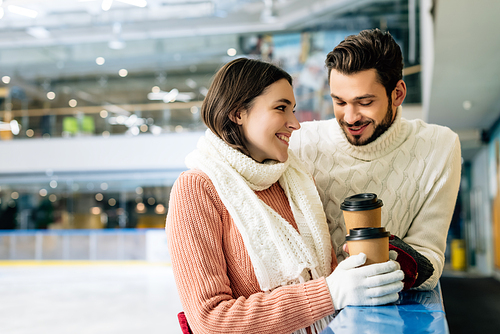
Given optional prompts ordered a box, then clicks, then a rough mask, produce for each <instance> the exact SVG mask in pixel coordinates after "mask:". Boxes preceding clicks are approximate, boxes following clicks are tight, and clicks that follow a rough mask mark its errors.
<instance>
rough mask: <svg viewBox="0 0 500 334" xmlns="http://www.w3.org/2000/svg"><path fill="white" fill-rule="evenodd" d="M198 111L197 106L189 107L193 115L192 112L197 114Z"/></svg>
mask: <svg viewBox="0 0 500 334" xmlns="http://www.w3.org/2000/svg"><path fill="white" fill-rule="evenodd" d="M198 111H199V109H198V107H197V106H192V107H191V114H193V115H194V114H197V113H198Z"/></svg>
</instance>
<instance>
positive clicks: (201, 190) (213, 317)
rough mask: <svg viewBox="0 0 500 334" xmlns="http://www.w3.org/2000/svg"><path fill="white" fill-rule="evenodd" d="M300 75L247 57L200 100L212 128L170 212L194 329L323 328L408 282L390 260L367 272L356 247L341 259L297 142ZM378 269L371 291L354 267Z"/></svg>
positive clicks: (171, 239)
mask: <svg viewBox="0 0 500 334" xmlns="http://www.w3.org/2000/svg"><path fill="white" fill-rule="evenodd" d="M291 84H292V79H291V77H290V75H288V73H286V72H285V71H283V70H281V69H280V68H278V67H276V66H274V65H272V64H269V63H265V62H261V61H256V60H250V59H245V58H239V59H236V60H234V61H232V62H230V63H228V64H226V65H225V66H223V67H222V68H221V69H220V70H219V72H218V73H217V74H216V75H215V78H214V80H213V83H212V85H211V87H210V89H209V91H208V93H207V96H206V99H205V100H204V102H203V105H202V108H201V114H202V118H203V120H204V122H205V124H206V125H207V127H208V128H209V129H208V130H207V131H206V133H205V136H204V137H202V138H201V139H200V141H199V143H198V148H197V150H195V151H194V152H192V153H191V154H189V155H188V156H187V158H186V164H187V166H188V167H189V168H191V170H190V171H188V172H185V173H183V174H181V175H180V177H179V178H178V179H177V181H176V182H175V184H174V187H173V188H172V192H171V197H170V203H169V212H168V215H167V224H166V231H167V236H168V245H169V250H170V257H171V261H172V268H173V271H174V276H175V280H176V284H177V289H178V291H179V296H180V299H181V303H182V306H183V309H184V311H185V316H184V313H181V314H180V322H181V324H182V325H184V328H185V329H186V333H189V331H188V328H187V327H188V325H187V323H189V326H191V327H192V328H193V330H194V332H199V333H224V332H228V331H230V332H231V333H245V334H248V333H262V330H263V328H264V329H265V332H268V333H283V334H284V333H297V334H298V333H300V334H306V333H311V334H315V333H319V332H321V330H322V329H323V328H325V327H326V326H327V324H328V323H329V322H330V320H331V319H332V318H333V317H332V314H333V313H334V312H335V310H336V309H341V308H342V307H343V306H345V305H347V304H360V303H370V304H371V305H372V304H380V303H387V302H391V301H395V300H396V299H397V292H398V291H399V290H400V289H401V288H402V283H401V282H400V280H401V278H402V272H401V271H399V270H397V267H396V266H395V265H394V264H393V263H391V262H387V263H384V264H382V265H381V266H380V267H377V268H370V266H368V267H364V268H368V269H367V270H369V271H370V272H371V274H370V273H367V272H365V271H364V270H365V269H360V268H355V267H357V266H358V265H360V264H362V263H364V261H365V258H363V256H364V255H360V256H356V255H355V256H352V257H351V259H352V261H351V262H352V263H351V264H348V261H347V262H346V263H345V264H344V265H343V266H339V267H338V269H335V268H336V265H337V262H336V260H335V257H334V256H332V251H333V249H332V244H331V240H330V236H329V232H328V225H327V224H326V219H325V214H324V212H323V209H322V205H321V202H320V199H319V195H318V192H317V190H316V188H315V184H314V181H313V179H312V176H311V175H310V174H309V173H308V172H307V171H306V169H305V167H304V166H303V164H302V162H301V161H299V160H298V159H297V158H296V157H295V156H294V155H293V154H292V153H291V151H289V150H288V145H289V143H288V142H289V139H290V136H291V134H292V132H293V131H294V130H297V129H299V128H300V125H299V123H298V121H297V119H296V118H295V115H294V107H295V97H294V94H293V90H292V86H291ZM353 264H354V266H353V267H352V268H351V267H349V266H350V265H353ZM333 269H335V271H334V272H333V274H332V270H333ZM375 272H376V273H377V274H380V275H377V277H376V278H375V277H371V278H370V279H371V280H372V279H373V280H374V281H375V282H372V284H371V289H370V290H371V291H372V292H373V293H374V294H375V295H376V296H377V297H375V298H371V299H370V301H366V300H365V297H366V295H367V294H365V292H364V291H365V290H364V287H363V284H362V283H360V281H357V279H358V277H359V278H360V279H361V277H367V276H371V275H373V273H375ZM379 279H380V280H379ZM343 282H350V283H349V284H343ZM352 282H354V283H352ZM382 286H383V287H382ZM335 287H337V288H335ZM374 291H378V292H374ZM351 296H355V298H354V299H351ZM276 305H279V307H276ZM334 305H335V306H334ZM186 317H187V321H185V319H186Z"/></svg>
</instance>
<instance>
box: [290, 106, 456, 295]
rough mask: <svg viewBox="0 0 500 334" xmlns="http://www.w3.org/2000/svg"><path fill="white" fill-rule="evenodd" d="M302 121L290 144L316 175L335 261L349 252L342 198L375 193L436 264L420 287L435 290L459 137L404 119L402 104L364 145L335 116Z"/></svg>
mask: <svg viewBox="0 0 500 334" xmlns="http://www.w3.org/2000/svg"><path fill="white" fill-rule="evenodd" d="M301 125H302V127H301V129H300V130H298V131H295V132H294V134H293V135H292V138H291V142H290V148H291V149H292V150H293V151H294V152H295V153H296V155H297V157H298V158H299V159H301V160H302V161H304V163H305V164H306V166H307V168H308V169H309V171H310V172H311V173H312V174H313V177H314V179H315V180H316V185H317V187H318V192H319V194H320V197H321V200H322V203H323V207H324V209H325V212H326V216H327V220H328V225H329V228H330V234H331V237H332V242H333V245H334V248H335V251H336V254H337V260H338V261H339V262H340V261H341V260H343V259H344V258H345V257H346V254H345V253H344V252H343V250H342V245H343V244H344V242H345V236H346V228H345V223H344V217H343V214H342V210H340V204H341V203H342V201H343V200H344V198H345V197H348V196H351V195H354V194H357V193H362V192H371V193H375V194H377V195H378V197H379V198H381V199H382V200H383V202H384V206H383V207H382V226H384V227H385V228H386V229H387V230H389V231H390V232H391V233H392V234H394V235H396V236H398V237H399V238H401V239H402V240H403V241H404V242H405V243H407V244H409V245H410V246H411V247H413V249H415V250H416V251H418V252H419V253H420V254H422V255H423V256H425V257H426V258H427V259H428V260H429V261H430V262H431V263H432V266H433V267H434V269H435V270H434V273H433V274H432V276H431V277H429V279H427V280H426V281H425V282H423V283H422V284H421V285H420V286H419V287H418V289H421V290H429V289H433V288H434V287H435V286H436V284H437V282H438V279H439V277H440V276H441V274H442V270H443V266H444V251H445V248H446V236H447V231H448V228H449V224H450V221H451V217H452V214H453V210H454V207H455V202H456V198H457V194H458V187H459V183H460V173H461V156H460V142H459V140H458V136H457V135H456V134H455V133H454V132H452V131H451V130H450V129H448V128H445V127H442V126H438V125H431V124H427V123H425V122H423V121H421V120H412V121H408V120H406V119H403V118H401V107H399V108H398V111H397V114H396V119H395V120H394V122H393V124H392V125H391V127H390V128H389V129H388V130H387V131H386V132H385V133H384V134H383V135H382V136H380V137H379V138H378V139H376V140H375V141H374V142H372V143H370V144H368V145H363V146H354V145H351V144H350V143H349V142H348V141H347V139H346V137H345V134H344V132H343V131H342V129H341V128H340V126H339V124H338V122H337V121H336V120H335V119H332V120H326V121H313V122H306V123H303V124H301Z"/></svg>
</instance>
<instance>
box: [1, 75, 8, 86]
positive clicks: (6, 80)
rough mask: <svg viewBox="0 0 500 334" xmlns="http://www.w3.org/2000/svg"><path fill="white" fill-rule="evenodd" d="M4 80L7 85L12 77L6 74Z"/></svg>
mask: <svg viewBox="0 0 500 334" xmlns="http://www.w3.org/2000/svg"><path fill="white" fill-rule="evenodd" d="M2 82H3V83H4V84H6V85H8V84H9V83H10V77H9V76H8V75H4V76H3V77H2Z"/></svg>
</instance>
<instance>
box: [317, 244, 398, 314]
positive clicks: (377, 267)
mask: <svg viewBox="0 0 500 334" xmlns="http://www.w3.org/2000/svg"><path fill="white" fill-rule="evenodd" d="M365 262H366V255H365V254H364V253H360V254H357V255H352V256H350V257H348V258H347V259H345V260H344V261H342V262H340V263H339V265H338V266H337V268H335V270H334V271H333V273H332V274H331V275H330V276H328V277H327V278H326V282H327V284H328V288H329V289H330V294H331V296H332V300H333V305H334V307H335V309H336V310H340V309H342V308H344V307H346V306H347V305H355V306H363V305H364V306H374V305H383V304H388V303H393V302H395V301H397V300H398V297H399V296H398V292H399V291H401V290H402V289H403V282H402V280H403V278H404V273H403V272H402V271H401V270H400V266H399V264H398V263H397V262H396V261H393V260H389V261H387V262H384V263H375V264H371V265H368V266H363V267H359V266H361V265H363V264H364V263H365Z"/></svg>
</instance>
